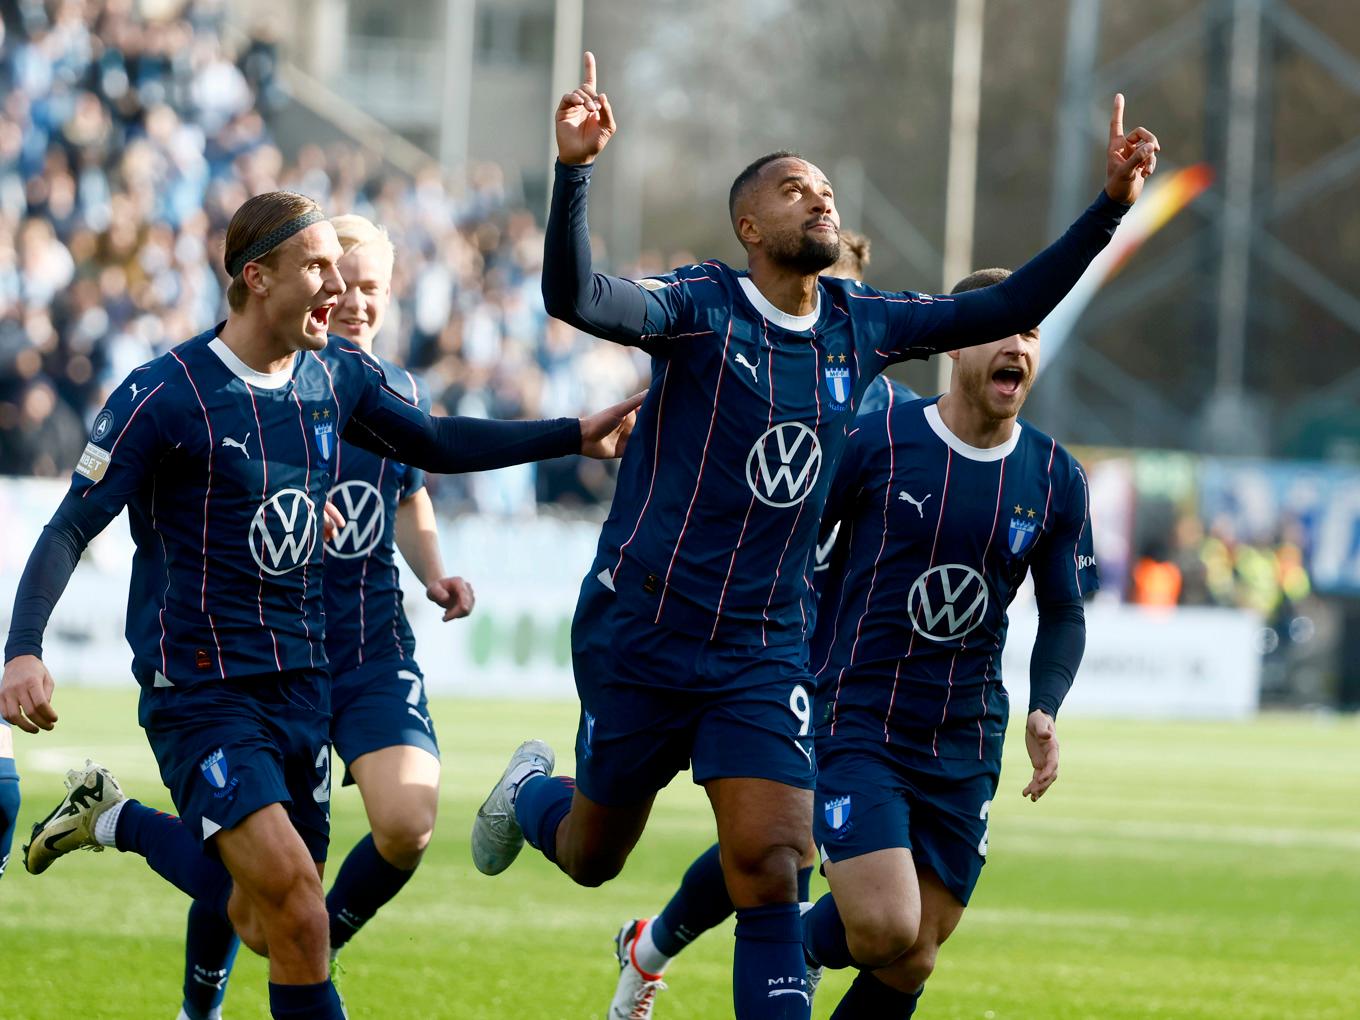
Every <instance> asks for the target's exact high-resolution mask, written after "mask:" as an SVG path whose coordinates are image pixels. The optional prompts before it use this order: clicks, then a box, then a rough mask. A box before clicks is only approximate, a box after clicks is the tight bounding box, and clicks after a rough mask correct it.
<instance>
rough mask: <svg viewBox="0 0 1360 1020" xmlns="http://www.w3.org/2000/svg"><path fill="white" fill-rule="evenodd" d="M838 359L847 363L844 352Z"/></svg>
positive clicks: (842, 362)
mask: <svg viewBox="0 0 1360 1020" xmlns="http://www.w3.org/2000/svg"><path fill="white" fill-rule="evenodd" d="M838 360H839V361H840V363H841V364H842V365H844V364H845V355H844V354H842V355H841V356H840V358H839V359H838Z"/></svg>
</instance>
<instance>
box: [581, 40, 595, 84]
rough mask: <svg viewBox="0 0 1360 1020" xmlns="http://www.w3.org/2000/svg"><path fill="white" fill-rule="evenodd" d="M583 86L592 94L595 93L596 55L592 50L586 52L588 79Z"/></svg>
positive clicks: (586, 78)
mask: <svg viewBox="0 0 1360 1020" xmlns="http://www.w3.org/2000/svg"><path fill="white" fill-rule="evenodd" d="M582 85H583V87H584V88H587V89H589V90H590V91H591V92H592V93H593V92H594V91H595V54H593V53H591V52H590V50H586V77H585V81H584V82H583V83H582Z"/></svg>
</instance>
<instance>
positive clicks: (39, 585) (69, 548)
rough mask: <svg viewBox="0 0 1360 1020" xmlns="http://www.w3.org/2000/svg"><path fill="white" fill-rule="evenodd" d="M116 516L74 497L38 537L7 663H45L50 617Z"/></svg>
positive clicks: (22, 584) (19, 595)
mask: <svg viewBox="0 0 1360 1020" xmlns="http://www.w3.org/2000/svg"><path fill="white" fill-rule="evenodd" d="M116 516H117V514H116V513H115V514H110V513H109V512H108V511H107V510H106V509H104V508H103V507H101V506H100V505H99V504H97V503H96V502H94V501H93V500H90V501H88V502H87V501H86V500H83V499H81V498H80V496H78V495H76V494H75V493H74V492H68V493H67V494H66V498H65V499H63V500H62V501H61V505H60V506H59V507H57V512H56V513H55V514H53V515H52V519H51V520H50V521H48V522H47V526H46V527H44V528H43V530H42V534H41V535H39V536H38V541H37V544H35V545H34V546H33V552H31V553H30V554H29V556H28V564H27V566H25V567H24V574H23V576H22V577H21V578H20V579H19V589H18V591H16V592H15V593H14V613H13V615H12V616H11V618H10V625H9V640H7V641H6V642H5V661H6V662H8V661H9V660H10V659H12V658H14V657H15V656H16V655H36V656H38V657H39V658H42V639H43V632H44V631H45V630H46V629H47V621H48V618H49V617H51V615H52V608H53V607H54V606H55V605H56V604H57V599H59V598H61V593H62V592H64V591H65V590H66V585H67V582H69V581H70V580H71V575H72V574H73V573H75V569H76V564H77V563H79V562H80V554H81V553H83V552H84V551H85V547H86V546H87V545H89V544H90V540H91V539H93V538H94V537H95V536H96V535H98V534H99V533H100V532H101V531H103V530H104V528H106V527H107V526H108V523H109V521H111V520H113V518H114V517H116Z"/></svg>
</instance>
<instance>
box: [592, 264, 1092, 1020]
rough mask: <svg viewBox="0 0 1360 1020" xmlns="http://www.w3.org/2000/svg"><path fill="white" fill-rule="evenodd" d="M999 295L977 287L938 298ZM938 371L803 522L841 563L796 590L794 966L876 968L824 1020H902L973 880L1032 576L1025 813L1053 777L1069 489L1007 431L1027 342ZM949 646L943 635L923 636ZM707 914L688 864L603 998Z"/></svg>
mask: <svg viewBox="0 0 1360 1020" xmlns="http://www.w3.org/2000/svg"><path fill="white" fill-rule="evenodd" d="M1006 275H1007V273H1006V271H1005V270H1000V269H989V270H982V271H980V272H977V273H974V274H972V275H971V276H969V277H967V278H965V279H964V280H962V281H960V282H959V284H958V285H957V286H956V287H955V288H954V291H953V292H954V293H956V294H957V293H963V292H966V291H968V290H972V289H976V288H978V287H984V286H989V285H991V284H994V283H997V282H999V281H1000V280H1003V279H1005V277H1006ZM951 357H955V358H956V359H957V361H956V365H955V368H954V374H953V378H952V380H951V385H950V390H949V393H948V394H947V395H946V396H944V397H942V398H939V400H938V401H936V400H925V401H898V400H894V401H892V402H891V403H890V404H889V406H888V408H887V409H885V411H879V412H877V413H869V414H861V415H860V417H859V420H858V422H857V426H858V427H857V428H856V429H855V431H854V432H853V433H852V435H851V437H850V442H849V444H848V445H847V447H846V453H845V458H844V459H843V461H842V462H841V466H840V469H839V470H838V472H837V474H836V478H835V480H834V482H833V483H832V491H831V495H830V497H829V499H828V502H827V509H826V512H825V514H824V516H823V520H822V530H823V532H824V533H825V532H829V531H831V530H832V529H834V528H836V527H838V526H839V527H840V528H841V529H842V530H843V531H844V532H845V533H846V535H847V542H846V544H845V545H844V546H841V547H838V548H837V549H836V551H835V553H834V554H833V556H832V564H831V567H830V569H828V571H827V572H826V573H825V575H822V576H819V577H818V579H817V581H818V583H817V589H818V592H819V594H820V603H819V610H820V612H819V615H818V618H817V619H818V622H817V627H816V629H815V632H814V635H813V639H812V655H813V665H814V667H816V668H817V669H818V673H817V679H818V688H817V698H816V702H815V704H816V710H817V711H816V718H817V720H818V726H817V731H816V746H817V751H818V760H819V764H820V773H819V775H818V778H817V803H818V804H819V805H821V808H822V811H821V814H820V815H814V829H815V831H816V834H817V842H818V845H819V846H820V847H821V849H822V853H823V855H824V857H825V859H826V864H825V869H826V874H827V878H828V880H829V881H830V883H831V887H832V895H831V896H830V897H823V899H822V900H820V901H819V902H818V904H817V906H816V907H815V908H814V910H813V911H812V913H811V914H809V915H808V923H807V926H806V932H805V934H806V935H807V937H808V938H809V941H810V946H809V949H810V951H811V952H812V953H813V960H814V961H815V963H816V965H821V964H823V963H825V964H827V965H830V966H836V967H844V966H847V965H849V961H850V960H855V961H864V962H865V963H866V964H870V965H872V964H874V963H876V962H880V961H881V962H883V963H885V964H889V965H890V966H888V967H887V968H886V969H885V970H883V971H881V972H880V973H876V974H870V973H869V971H867V970H866V972H865V973H864V974H862V975H861V976H860V977H859V979H858V980H857V981H856V982H855V984H854V986H853V987H852V989H851V991H850V992H849V993H848V994H847V998H846V1000H845V1001H844V1002H843V1004H842V1005H841V1007H840V1010H839V1011H838V1012H837V1013H836V1014H835V1015H836V1016H837V1017H841V1018H848V1017H861V1016H872V1017H875V1018H877V1017H883V1018H886V1020H893V1018H896V1017H899V1016H901V1017H905V1016H910V1015H911V1009H913V1008H914V1002H915V999H916V998H917V997H919V994H920V993H919V989H920V987H921V985H923V984H924V982H925V979H926V977H928V976H929V973H930V968H931V966H933V962H934V958H935V953H936V951H937V950H938V949H939V945H940V943H941V942H943V941H944V939H945V938H947V937H948V935H949V933H950V932H952V931H953V929H954V928H955V927H956V926H957V924H958V921H959V917H960V916H961V915H962V912H963V908H964V904H966V903H967V901H968V898H969V895H970V894H971V892H972V889H973V886H974V885H975V884H976V882H977V878H978V875H979V872H980V870H981V867H982V864H983V863H984V862H985V860H986V856H985V855H986V830H987V818H986V814H987V812H986V805H987V804H990V801H991V799H992V797H993V795H994V794H995V791H996V784H997V776H998V774H999V771H1000V767H1001V760H1000V759H1001V741H1002V738H1003V737H1004V733H1005V726H1006V716H1007V706H1008V700H1007V697H1006V692H1005V689H1004V688H1003V687H1002V685H1001V675H1000V663H1001V650H1002V646H1003V644H1004V641H1005V633H1006V616H1005V609H1006V606H1008V605H1009V604H1010V602H1011V600H1012V599H1013V597H1014V595H1015V591H1016V589H1017V588H1018V587H1019V585H1020V583H1021V582H1022V581H1023V580H1024V578H1025V575H1026V573H1031V572H1032V574H1033V576H1034V578H1035V584H1036V592H1037V595H1038V600H1039V608H1040V624H1039V634H1038V637H1037V639H1036V642H1035V648H1034V653H1033V656H1032V658H1031V663H1030V672H1031V693H1030V701H1031V703H1030V709H1031V711H1030V716H1029V718H1028V720H1027V731H1026V744H1027V747H1028V749H1029V752H1030V757H1031V761H1032V764H1033V766H1034V775H1033V778H1032V781H1031V783H1030V784H1029V786H1027V787H1026V788H1025V791H1024V792H1025V794H1026V795H1028V796H1031V798H1032V799H1034V800H1037V799H1038V798H1039V797H1040V796H1042V795H1043V793H1044V791H1045V790H1046V789H1047V788H1048V787H1049V786H1050V785H1052V783H1053V781H1054V780H1055V779H1056V778H1057V766H1058V742H1057V738H1056V735H1055V733H1054V726H1053V720H1054V719H1055V718H1056V715H1057V710H1058V707H1059V706H1060V705H1061V703H1062V700H1063V698H1064V696H1065V695H1066V692H1067V690H1068V689H1069V688H1070V686H1071V683H1072V679H1073V677H1074V676H1075V674H1076V671H1077V667H1078V665H1079V664H1080V661H1081V655H1082V651H1083V649H1084V647H1085V619H1084V614H1083V612H1082V603H1081V597H1082V595H1084V594H1089V593H1091V592H1092V591H1094V590H1095V589H1096V587H1097V586H1098V583H1099V582H1098V578H1097V576H1096V572H1095V564H1094V559H1093V553H1092V542H1091V529H1090V520H1089V516H1088V507H1087V499H1086V485H1085V480H1084V478H1083V476H1082V474H1081V470H1080V468H1079V467H1078V466H1077V464H1076V461H1074V460H1073V459H1072V458H1071V456H1070V455H1068V453H1067V452H1066V451H1065V450H1063V449H1062V447H1060V446H1058V445H1057V444H1056V443H1055V442H1054V441H1053V440H1052V439H1050V438H1048V437H1047V436H1044V435H1043V434H1042V433H1040V432H1038V431H1037V430H1035V429H1034V428H1033V426H1031V425H1029V424H1027V423H1023V422H1020V421H1018V420H1017V418H1016V415H1018V413H1019V411H1020V407H1021V405H1022V404H1023V403H1024V399H1025V396H1026V395H1027V393H1028V390H1029V387H1030V385H1031V384H1032V382H1033V379H1034V375H1035V373H1036V371H1037V369H1038V362H1039V339H1038V331H1037V330H1032V331H1029V332H1027V333H1025V334H1022V335H1019V336H1014V337H1009V338H1007V339H1005V340H1001V341H997V342H996V343H992V344H987V345H985V346H982V347H973V348H968V349H966V350H963V351H960V352H957V354H951ZM946 473H948V475H949V478H948V480H947V482H946V480H945V474H946ZM1003 492H1004V496H1005V502H1004V503H1003V504H1002V505H1001V506H1000V507H998V505H997V496H998V494H1002V493H1003ZM904 494H905V495H904ZM986 497H990V498H986ZM946 498H948V501H949V506H948V507H944V506H943V502H944V501H945V499H946ZM1040 499H1042V501H1043V505H1042V506H1037V505H1036V504H1038V503H1039V501H1040ZM937 500H938V501H940V504H939V505H937V504H936V503H935V501H937ZM1012 500H1014V503H1013V504H1011V505H1006V504H1007V503H1010V501H1012ZM1017 507H1019V509H1016V508H1017ZM1031 510H1033V511H1034V514H1033V515H1031V513H1030V511H1031ZM928 511H929V512H928ZM1003 512H1004V517H1003ZM1041 513H1042V514H1043V515H1044V516H1043V517H1042V519H1041V517H1040V514H1041ZM1003 519H1008V523H1007V524H1006V530H1005V532H1004V533H1003V531H1002V521H1003ZM949 628H953V630H955V631H957V632H958V633H956V634H952V635H951V634H945V633H940V632H938V631H940V630H945V629H949ZM838 689H839V695H837V693H836V692H837V690H838ZM894 689H895V690H896V693H894ZM838 698H839V700H837V699H838ZM894 699H895V701H894ZM889 705H892V710H891V711H889V709H888V707H887V706H889ZM889 721H891V726H889ZM719 877H720V876H719ZM724 900H725V895H724V893H723V890H722V888H721V885H720V883H718V884H715V883H714V881H713V876H712V865H711V864H710V863H709V855H705V856H703V857H701V858H699V860H697V861H695V863H694V864H693V865H691V867H690V869H689V871H688V872H687V873H686V875H685V879H684V881H683V883H682V885H681V888H680V890H679V891H678V892H677V894H676V896H675V897H674V898H673V899H672V900H671V902H670V903H669V904H668V905H667V907H666V909H665V910H664V911H663V912H662V914H661V915H660V916H659V917H658V918H654V919H653V920H652V922H651V923H648V922H647V921H634V922H632V926H633V930H634V931H636V932H637V933H638V934H637V936H635V937H634V940H633V942H632V944H631V945H629V944H628V942H627V940H626V939H621V942H622V943H623V944H624V945H625V946H626V947H627V952H626V953H621V954H620V955H621V960H622V963H621V968H622V969H621V971H620V975H621V976H620V982H619V988H620V990H621V991H623V990H624V989H625V988H627V989H635V988H636V989H645V987H646V984H647V982H648V981H651V982H657V981H659V978H660V972H661V970H663V969H664V968H665V966H666V964H667V963H668V962H669V959H668V958H669V957H670V956H673V955H675V953H674V952H671V951H670V950H671V948H672V947H675V948H676V949H677V951H678V949H679V948H683V945H685V944H688V942H689V941H692V938H693V935H697V934H698V933H699V932H701V931H702V930H704V929H705V928H707V927H711V926H712V925H713V924H716V923H718V922H719V921H721V920H723V919H724V917H725V916H726V915H725V912H724V910H723V907H724ZM838 906H839V908H840V909H839V910H838V909H837V908H838ZM918 933H919V936H920V938H919V941H918V938H917V935H918ZM828 944H829V948H828ZM813 947H815V948H813ZM852 947H853V948H852ZM852 952H853V953H854V955H853V956H852V955H851V954H852ZM904 954H905V955H904ZM904 984H905V985H907V986H909V987H907V988H905V989H903V988H902V987H901V986H902V985H904ZM904 992H905V994H904ZM615 1008H616V1009H618V1010H619V1012H618V1013H617V1015H618V1016H620V1017H628V1016H630V1014H629V1013H628V1012H625V1011H622V1010H621V1009H620V1007H619V1005H618V1001H617V1000H616V1004H615ZM631 1015H632V1016H635V1017H640V1018H643V1020H647V1018H649V1017H650V1015H651V1014H650V1012H649V1011H645V1010H637V1011H635V1012H634V1013H633V1014H631Z"/></svg>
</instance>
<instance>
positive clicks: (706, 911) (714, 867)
mask: <svg viewBox="0 0 1360 1020" xmlns="http://www.w3.org/2000/svg"><path fill="white" fill-rule="evenodd" d="M731 914H732V898H731V897H730V896H728V895H727V883H726V882H725V881H724V880H723V870H722V859H721V858H720V857H719V856H718V844H717V843H714V844H713V845H712V846H711V847H709V848H708V849H707V850H706V851H704V852H703V853H702V854H700V855H699V857H697V858H696V859H695V861H694V863H693V864H691V865H690V866H689V868H688V870H686V872H685V877H684V878H683V879H681V880H680V888H679V889H677V890H675V895H674V896H672V897H671V901H670V902H669V903H667V904H666V908H665V909H664V910H662V911H661V913H660V914H658V915H657V917H656V920H655V921H653V922H652V924H651V925H649V926H648V927H649V928H650V929H651V935H652V940H653V941H654V942H655V943H656V948H657V949H658V950H659V951H660V952H662V953H663V954H665V955H666V956H667V957H671V956H677V955H679V953H680V951H681V950H682V949H684V948H685V947H686V946H687V945H689V944H690V943H691V942H693V941H694V940H695V939H697V938H698V937H699V936H700V935H702V934H703V933H704V932H706V931H708V930H709V929H710V928H715V927H717V926H718V925H719V924H721V923H722V922H723V921H725V920H727V918H728V917H730V916H731Z"/></svg>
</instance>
